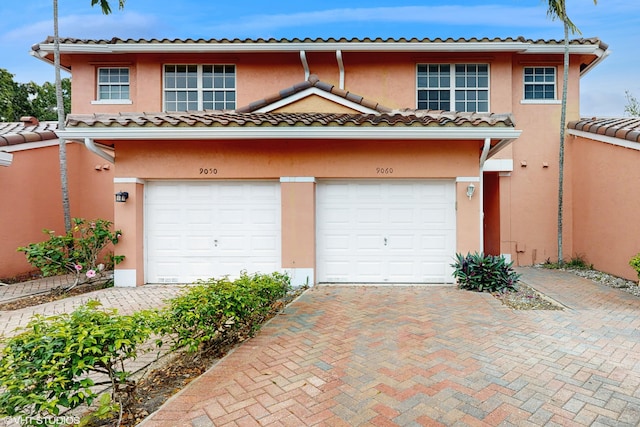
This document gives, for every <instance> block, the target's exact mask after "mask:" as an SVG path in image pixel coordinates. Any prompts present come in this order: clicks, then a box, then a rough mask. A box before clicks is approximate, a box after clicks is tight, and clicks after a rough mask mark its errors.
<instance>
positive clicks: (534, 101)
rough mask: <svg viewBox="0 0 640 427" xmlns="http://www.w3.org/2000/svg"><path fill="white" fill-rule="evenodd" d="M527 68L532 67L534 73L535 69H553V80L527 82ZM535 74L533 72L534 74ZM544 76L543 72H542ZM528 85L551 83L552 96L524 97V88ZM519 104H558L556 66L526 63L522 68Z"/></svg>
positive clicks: (548, 84) (559, 101) (549, 84)
mask: <svg viewBox="0 0 640 427" xmlns="http://www.w3.org/2000/svg"><path fill="white" fill-rule="evenodd" d="M527 69H533V70H534V73H535V70H536V69H543V70H547V69H553V82H552V83H547V82H544V81H543V82H535V81H534V82H527V81H526V71H527ZM534 75H535V74H534ZM543 76H544V74H543ZM528 85H542V86H551V85H553V98H525V94H526V88H527V86H528ZM520 103H521V104H560V103H561V100H560V99H558V67H556V66H554V65H527V66H524V67H523V68H522V100H521V101H520Z"/></svg>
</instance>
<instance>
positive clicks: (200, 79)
mask: <svg viewBox="0 0 640 427" xmlns="http://www.w3.org/2000/svg"><path fill="white" fill-rule="evenodd" d="M219 66H222V67H225V71H224V72H225V73H227V70H226V68H227V67H233V87H227V86H226V77H223V82H224V85H223V87H219V86H215V78H214V79H213V81H212V82H211V83H212V86H211V87H204V67H212V70H213V68H214V67H219ZM167 67H195V71H196V76H195V78H196V81H195V86H193V85H192V86H188V80H189V77H188V76H187V77H186V81H185V84H186V85H187V86H185V87H169V88H168V87H167V84H166V83H167ZM236 88H237V67H236V65H235V64H173V63H172V64H163V66H162V109H163V111H165V112H183V111H187V110H177V109H168V108H167V106H168V104H167V103H168V102H171V103H178V102H187V103H189V102H192V103H195V104H196V106H195V107H196V110H197V111H203V110H205V109H207V110H210V109H211V108H205V103H208V102H213V103H214V104H215V103H216V102H217V101H216V100H215V99H214V100H212V101H209V100H207V101H205V100H204V95H205V93H207V92H213V94H214V97H215V93H216V92H222V93H224V98H225V99H224V100H222V101H219V102H222V103H224V104H225V108H224V109H225V110H235V108H236V103H237V98H236V95H237V91H236ZM170 92H174V93H179V92H194V93H195V96H196V99H195V100H191V101H190V100H186V101H177V100H167V94H168V93H170ZM228 94H232V98H233V99H232V100H228V99H227V96H228ZM187 107H188V105H187ZM188 110H190V109H188Z"/></svg>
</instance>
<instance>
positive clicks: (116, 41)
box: [32, 36, 608, 51]
mask: <svg viewBox="0 0 640 427" xmlns="http://www.w3.org/2000/svg"><path fill="white" fill-rule="evenodd" d="M49 43H53V37H51V36H49V37H47V39H46V40H44V41H43V42H41V43H40V44H49ZM60 43H61V44H65V45H72V44H81V45H87V44H88V45H121V44H131V45H138V44H177V45H185V44H190V45H191V44H207V45H230V44H235V45H248V44H265V45H266V44H274V45H277V44H290V43H314V44H330V43H348V44H353V45H358V44H370V43H375V44H389V45H393V44H400V43H415V44H425V43H426V44H430V43H497V44H498V43H527V44H536V45H563V44H564V41H563V40H555V39H550V40H545V39H528V38H525V37H523V36H518V37H504V38H501V37H493V38H490V37H482V38H476V37H471V38H464V37H459V38H452V37H449V38H444V39H443V38H440V37H436V38H433V39H431V38H416V37H413V38H404V37H400V38H397V39H396V38H381V37H376V38H369V37H364V38H345V37H341V38H333V37H329V38H308V37H307V38H292V39H286V38H280V39H276V38H268V39H263V38H257V39H237V38H235V39H227V38H222V39H202V38H200V39H191V38H187V39H167V38H164V39H156V38H153V39H121V38H118V37H114V38H111V39H78V38H72V37H67V38H65V37H63V38H60ZM569 43H570V44H572V45H597V46H600V47H601V48H602V49H605V50H606V49H607V48H608V46H607V45H606V44H605V43H603V42H602V41H600V39H598V38H596V37H592V38H579V39H572V40H570V41H569ZM32 49H33V50H36V51H37V50H38V49H39V44H35V45H34V46H33V47H32Z"/></svg>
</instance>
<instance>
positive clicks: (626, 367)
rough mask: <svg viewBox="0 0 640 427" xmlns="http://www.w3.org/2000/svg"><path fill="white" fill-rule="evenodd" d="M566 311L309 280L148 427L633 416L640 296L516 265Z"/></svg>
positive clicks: (583, 421) (631, 421)
mask: <svg viewBox="0 0 640 427" xmlns="http://www.w3.org/2000/svg"><path fill="white" fill-rule="evenodd" d="M522 272H523V273H524V280H525V281H526V282H529V283H531V284H533V285H534V286H535V287H537V288H538V289H540V290H542V291H544V292H546V293H549V294H553V295H552V296H553V297H554V298H555V299H556V300H558V301H560V302H562V303H564V304H566V305H567V306H568V307H569V308H568V309H566V310H564V311H529V312H525V311H521V312H515V311H512V310H510V309H508V308H506V307H504V306H502V305H501V304H500V302H499V301H498V300H496V299H494V298H493V297H492V296H490V295H488V294H481V293H471V292H465V291H461V290H458V289H456V288H454V287H398V288H396V287H322V286H320V287H316V288H313V289H311V290H309V291H307V292H306V293H305V294H304V295H303V296H302V297H300V298H299V299H298V300H297V301H296V302H294V303H293V304H291V305H290V306H289V307H288V308H287V309H286V310H285V312H284V313H283V314H281V315H279V316H278V317H276V318H275V319H274V320H273V321H271V322H270V323H269V324H268V325H266V326H264V327H263V329H262V330H261V332H260V333H259V334H258V335H257V336H256V337H255V338H253V339H251V340H249V341H247V342H245V343H244V344H243V345H241V346H240V347H238V348H237V349H236V350H235V351H234V352H233V353H231V354H230V355H228V356H227V357H225V358H224V359H223V360H221V361H220V362H219V363H218V364H217V365H216V366H214V367H213V368H212V369H210V370H209V371H208V372H207V373H206V374H204V375H203V376H202V377H201V378H199V379H198V380H196V381H194V382H192V383H191V384H190V385H189V386H188V387H187V388H186V389H184V390H183V391H182V392H181V393H179V394H178V395H177V396H175V397H174V398H173V399H171V400H170V401H169V402H168V403H167V404H165V405H164V406H163V407H162V408H161V409H160V410H159V411H158V412H156V413H155V414H154V415H153V416H152V417H150V419H148V420H147V421H146V422H145V423H144V424H143V425H144V426H145V427H155V426H201V427H204V426H225V425H229V426H315V425H322V426H365V425H366V426H418V425H423V426H439V425H442V426H467V425H468V426H498V425H501V426H540V425H548V426H571V425H574V426H582V425H587V426H636V425H638V424H639V423H640V332H639V331H640V299H638V298H636V297H633V296H631V295H629V294H626V293H624V292H622V291H619V290H615V289H610V288H607V287H605V286H599V285H595V284H593V283H592V282H590V281H588V280H586V279H582V278H579V277H577V276H574V275H572V274H570V273H564V272H557V271H549V270H543V271H538V270H535V269H523V270H522Z"/></svg>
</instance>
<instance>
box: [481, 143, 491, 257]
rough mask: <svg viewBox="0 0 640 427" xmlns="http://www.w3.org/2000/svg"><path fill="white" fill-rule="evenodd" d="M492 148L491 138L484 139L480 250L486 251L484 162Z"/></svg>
mask: <svg viewBox="0 0 640 427" xmlns="http://www.w3.org/2000/svg"><path fill="white" fill-rule="evenodd" d="M490 149H491V138H485V139H484V147H482V154H480V183H479V184H478V185H479V186H480V252H482V253H484V163H485V162H486V161H487V157H488V156H489V150H490Z"/></svg>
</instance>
